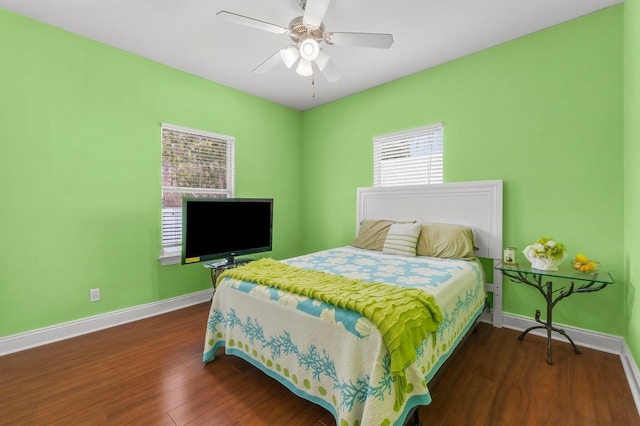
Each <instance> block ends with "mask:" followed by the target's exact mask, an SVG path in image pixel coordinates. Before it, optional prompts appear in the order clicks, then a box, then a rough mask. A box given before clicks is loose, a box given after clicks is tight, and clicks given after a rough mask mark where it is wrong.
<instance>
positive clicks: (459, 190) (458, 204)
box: [356, 180, 502, 259]
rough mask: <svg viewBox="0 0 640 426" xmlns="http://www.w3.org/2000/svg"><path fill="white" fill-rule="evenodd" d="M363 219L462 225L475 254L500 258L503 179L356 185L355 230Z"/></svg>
mask: <svg viewBox="0 0 640 426" xmlns="http://www.w3.org/2000/svg"><path fill="white" fill-rule="evenodd" d="M363 219H390V220H403V221H404V220H406V221H411V220H416V221H418V222H435V223H453V224H457V225H465V226H468V227H470V228H471V229H473V234H474V235H475V237H476V242H477V243H478V247H479V250H478V251H477V252H476V255H477V256H480V257H488V258H493V259H501V258H502V180H486V181H474V182H455V183H443V184H435V185H433V184H432V185H411V186H393V187H376V188H358V214H357V218H356V220H357V223H356V232H357V231H358V229H359V227H360V222H361V221H362V220H363Z"/></svg>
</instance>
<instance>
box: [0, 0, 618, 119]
mask: <svg viewBox="0 0 640 426" xmlns="http://www.w3.org/2000/svg"><path fill="white" fill-rule="evenodd" d="M309 1H312V0H309ZM618 3H622V0H386V1H385V0H332V2H331V4H330V5H329V8H328V10H327V13H326V15H325V18H324V21H323V22H324V25H325V29H326V31H327V32H332V31H333V32H380V33H391V34H393V36H394V44H393V46H392V47H391V49H388V50H384V49H373V48H364V47H351V46H324V49H325V50H326V51H327V52H328V53H329V54H330V55H331V57H332V59H333V62H334V64H335V65H336V67H337V68H338V69H339V70H340V73H341V75H342V78H341V79H340V80H339V81H338V82H335V83H328V82H327V81H326V80H325V79H324V77H323V76H322V75H318V76H316V78H315V92H316V96H315V98H314V97H312V85H311V81H312V78H311V77H301V76H299V75H297V74H296V73H295V72H294V71H293V70H290V69H287V68H286V67H285V66H284V64H278V65H277V66H276V67H275V68H274V69H272V70H271V71H270V72H269V73H267V74H265V75H256V74H253V73H252V72H251V71H252V70H253V69H254V68H255V67H256V66H257V65H258V64H260V63H261V62H262V61H263V60H265V59H266V58H268V57H269V56H271V55H272V54H273V53H275V52H276V51H278V50H279V49H281V48H282V47H284V46H287V45H290V44H292V42H291V40H290V39H289V37H288V36H286V35H284V36H282V35H277V34H274V33H270V32H266V31H261V30H258V29H254V28H249V27H245V26H241V25H237V24H233V23H231V22H228V21H225V20H223V19H221V18H219V17H217V16H216V13H217V12H218V11H220V10H227V11H231V12H235V13H238V14H241V15H245V16H249V17H252V18H256V19H259V20H262V21H267V22H270V23H273V24H277V25H280V26H283V27H288V24H289V21H290V20H291V19H293V18H294V17H296V16H300V15H302V14H303V12H302V9H301V8H300V7H299V6H298V3H297V1H296V0H271V1H266V0H245V1H237V0H0V7H2V8H4V9H7V10H10V11H13V12H16V13H19V14H22V15H25V16H28V17H30V18H33V19H36V20H38V21H42V22H45V23H47V24H50V25H53V26H56V27H60V28H62V29H65V30H67V31H70V32H73V33H76V34H79V35H82V36H85V37H88V38H90V39H93V40H97V41H99V42H102V43H105V44H108V45H111V46H114V47H117V48H120V49H123V50H126V51H128V52H131V53H134V54H136V55H140V56H143V57H145V58H149V59H152V60H154V61H157V62H160V63H162V64H165V65H168V66H170V67H173V68H177V69H179V70H183V71H186V72H188V73H191V74H194V75H197V76H200V77H203V78H206V79H208V80H211V81H215V82H217V83H221V84H223V85H225V86H229V87H233V88H235V89H238V90H241V91H243V92H247V93H250V94H252V95H255V96H259V97H261V98H265V99H269V100H271V101H273V102H277V103H280V104H283V105H286V106H289V107H291V108H295V109H298V110H306V109H309V108H313V107H315V106H318V105H322V104H324V103H327V102H330V101H333V100H336V99H339V98H342V97H345V96H348V95H351V94H354V93H357V92H360V91H363V90H365V89H368V88H371V87H374V86H378V85H380V84H383V83H385V82H388V81H391V80H395V79H398V78H400V77H404V76H407V75H409V74H413V73H415V72H418V71H421V70H424V69H427V68H431V67H433V66H436V65H438V64H441V63H444V62H447V61H450V60H452V59H456V58H459V57H461V56H465V55H468V54H470V53H474V52H477V51H480V50H482V49H486V48H488V47H491V46H495V45H497V44H500V43H503V42H506V41H508V40H512V39H515V38H517V37H520V36H523V35H526V34H530V33H532V32H535V31H538V30H540V29H543V28H547V27H550V26H552V25H556V24H558V23H561V22H565V21H567V20H570V19H573V18H576V17H579V16H582V15H585V14H587V13H591V12H594V11H596V10H599V9H602V8H605V7H608V6H612V5H615V4H618Z"/></svg>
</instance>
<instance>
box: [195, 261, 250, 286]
mask: <svg viewBox="0 0 640 426" xmlns="http://www.w3.org/2000/svg"><path fill="white" fill-rule="evenodd" d="M254 260H255V259H251V258H248V257H246V258H244V259H236V258H234V257H228V258H226V259H224V260H218V261H216V262H209V263H205V264H204V267H205V268H208V269H211V285H212V286H213V288H214V289H215V288H216V282H217V281H218V277H219V276H220V274H222V273H223V272H224V271H226V270H227V269H233V268H237V267H238V266H241V265H245V264H247V263H249V262H252V261H254Z"/></svg>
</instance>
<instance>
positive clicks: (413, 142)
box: [373, 123, 443, 186]
mask: <svg viewBox="0 0 640 426" xmlns="http://www.w3.org/2000/svg"><path fill="white" fill-rule="evenodd" d="M442 142H443V128H442V123H438V124H435V125H432V126H427V127H421V128H419V129H412V130H407V131H404V132H398V133H393V134H390V135H384V136H377V137H375V138H374V139H373V185H374V186H397V185H418V184H426V183H442V181H443V152H442Z"/></svg>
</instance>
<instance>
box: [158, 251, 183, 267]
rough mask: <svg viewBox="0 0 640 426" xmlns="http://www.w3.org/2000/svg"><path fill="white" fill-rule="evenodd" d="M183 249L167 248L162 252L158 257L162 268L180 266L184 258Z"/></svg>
mask: <svg viewBox="0 0 640 426" xmlns="http://www.w3.org/2000/svg"><path fill="white" fill-rule="evenodd" d="M181 253H182V248H181V247H166V248H164V249H163V250H162V254H161V255H160V257H158V260H159V261H160V265H161V266H167V265H178V264H180V262H181V260H182V259H181V256H182V254H181Z"/></svg>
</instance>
